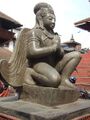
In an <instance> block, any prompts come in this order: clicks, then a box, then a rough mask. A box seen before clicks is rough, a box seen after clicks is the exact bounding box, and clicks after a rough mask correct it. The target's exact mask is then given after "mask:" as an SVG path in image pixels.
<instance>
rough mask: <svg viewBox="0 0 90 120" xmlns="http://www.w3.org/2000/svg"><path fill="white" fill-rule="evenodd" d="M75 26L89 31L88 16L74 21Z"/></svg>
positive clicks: (89, 21)
mask: <svg viewBox="0 0 90 120" xmlns="http://www.w3.org/2000/svg"><path fill="white" fill-rule="evenodd" d="M74 24H75V26H76V27H79V28H81V29H84V30H87V31H90V17H89V18H86V19H83V20H80V21H78V22H76V23H74Z"/></svg>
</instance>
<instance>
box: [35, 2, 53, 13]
mask: <svg viewBox="0 0 90 120" xmlns="http://www.w3.org/2000/svg"><path fill="white" fill-rule="evenodd" d="M42 8H47V9H48V10H49V11H50V10H51V11H53V8H52V7H51V6H50V5H49V4H47V3H38V4H36V6H35V7H34V13H35V14H36V13H37V12H38V11H39V10H40V9H42Z"/></svg>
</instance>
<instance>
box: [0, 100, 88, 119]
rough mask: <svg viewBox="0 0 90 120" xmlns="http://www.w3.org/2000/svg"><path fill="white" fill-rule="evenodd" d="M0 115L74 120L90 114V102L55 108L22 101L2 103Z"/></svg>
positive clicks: (81, 101) (79, 102)
mask: <svg viewBox="0 0 90 120" xmlns="http://www.w3.org/2000/svg"><path fill="white" fill-rule="evenodd" d="M0 113H4V114H6V115H10V116H13V117H16V118H18V119H19V120H72V119H73V118H76V117H78V116H82V115H87V114H90V100H81V99H79V100H77V101H75V102H72V103H68V104H63V105H58V106H53V107H49V106H44V105H40V104H35V103H31V102H27V101H22V100H17V101H12V102H11V101H10V102H9V101H8V102H0ZM5 120H6V119H5ZM8 120H9V119H8ZM10 120H11V119H10ZM15 120H16V119H15Z"/></svg>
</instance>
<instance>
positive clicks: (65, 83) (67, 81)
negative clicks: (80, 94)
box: [60, 79, 76, 89]
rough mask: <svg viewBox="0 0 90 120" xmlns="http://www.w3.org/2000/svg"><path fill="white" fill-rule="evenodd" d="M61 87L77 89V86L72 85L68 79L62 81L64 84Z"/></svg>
mask: <svg viewBox="0 0 90 120" xmlns="http://www.w3.org/2000/svg"><path fill="white" fill-rule="evenodd" d="M60 85H62V86H64V87H68V88H74V89H76V86H75V84H72V83H71V82H70V81H69V80H68V79H66V80H62V82H61V84H60Z"/></svg>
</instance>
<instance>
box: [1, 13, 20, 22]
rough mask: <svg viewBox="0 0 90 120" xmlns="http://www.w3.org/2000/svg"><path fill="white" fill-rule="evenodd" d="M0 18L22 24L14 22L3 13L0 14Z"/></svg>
mask: <svg viewBox="0 0 90 120" xmlns="http://www.w3.org/2000/svg"><path fill="white" fill-rule="evenodd" d="M0 18H3V19H6V20H9V21H11V22H14V23H16V24H20V23H19V22H17V21H16V20H14V19H13V18H11V17H9V16H8V15H6V14H4V13H3V12H0Z"/></svg>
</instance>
